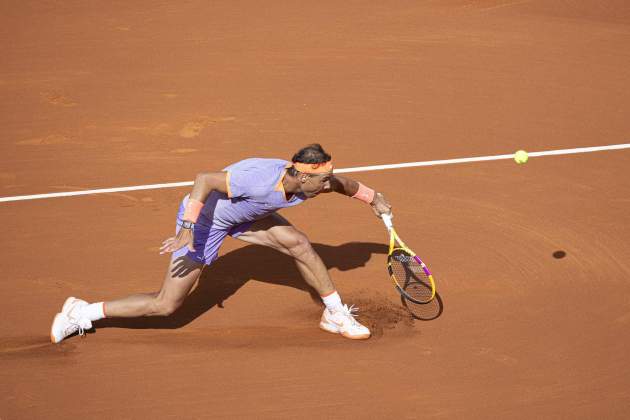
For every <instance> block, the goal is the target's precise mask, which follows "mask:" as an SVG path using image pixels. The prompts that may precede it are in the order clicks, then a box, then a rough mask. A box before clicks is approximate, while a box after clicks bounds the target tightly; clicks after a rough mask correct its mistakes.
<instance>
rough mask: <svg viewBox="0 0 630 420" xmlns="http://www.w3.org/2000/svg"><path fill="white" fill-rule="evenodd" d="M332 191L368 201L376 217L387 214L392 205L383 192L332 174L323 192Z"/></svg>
mask: <svg viewBox="0 0 630 420" xmlns="http://www.w3.org/2000/svg"><path fill="white" fill-rule="evenodd" d="M333 191H334V192H336V193H339V194H343V195H347V196H348V197H353V198H357V199H359V200H361V201H364V202H366V203H368V204H369V205H370V206H371V207H372V210H373V211H374V214H375V215H376V216H378V217H380V216H381V214H383V213H388V214H389V213H391V212H392V206H391V204H389V202H388V201H387V200H386V199H385V196H384V195H383V193H380V192H376V191H374V190H372V189H371V188H369V187H366V186H365V185H363V184H361V183H360V182H357V181H355V180H353V179H350V178H346V177H343V176H339V175H332V176H331V177H330V181H329V186H328V188H325V189H324V191H323V192H333Z"/></svg>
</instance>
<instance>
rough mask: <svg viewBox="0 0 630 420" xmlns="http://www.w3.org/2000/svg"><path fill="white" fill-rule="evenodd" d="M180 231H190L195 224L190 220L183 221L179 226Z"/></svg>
mask: <svg viewBox="0 0 630 420" xmlns="http://www.w3.org/2000/svg"><path fill="white" fill-rule="evenodd" d="M181 227H182V229H186V230H192V229H193V228H194V227H195V224H194V223H193V222H191V221H190V220H184V221H182V224H181Z"/></svg>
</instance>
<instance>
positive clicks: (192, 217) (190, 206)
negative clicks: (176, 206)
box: [183, 198, 203, 229]
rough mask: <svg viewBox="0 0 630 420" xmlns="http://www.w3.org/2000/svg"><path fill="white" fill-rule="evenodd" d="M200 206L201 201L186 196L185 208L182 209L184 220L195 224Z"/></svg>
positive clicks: (201, 205) (201, 206)
mask: <svg viewBox="0 0 630 420" xmlns="http://www.w3.org/2000/svg"><path fill="white" fill-rule="evenodd" d="M202 208H203V203H202V202H201V201H199V200H195V199H194V198H188V202H187V203H186V208H185V210H184V217H183V219H184V221H189V222H191V223H192V224H195V223H196V222H197V219H198V218H199V213H201V209H202ZM186 229H190V228H186Z"/></svg>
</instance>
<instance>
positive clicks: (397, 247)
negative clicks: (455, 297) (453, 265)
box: [381, 214, 435, 304]
mask: <svg viewBox="0 0 630 420" xmlns="http://www.w3.org/2000/svg"><path fill="white" fill-rule="evenodd" d="M381 218H382V219H383V223H385V226H386V227H387V230H388V231H389V253H388V255H387V270H388V271H389V275H390V277H391V278H392V280H393V281H394V286H396V289H397V290H398V292H400V294H401V295H402V296H404V297H405V298H406V299H409V300H410V301H411V302H414V303H421V304H422V303H429V302H431V301H432V300H433V299H434V298H435V281H434V280H433V275H432V274H431V272H430V271H429V268H428V267H427V266H426V264H425V263H424V262H422V260H421V259H420V257H418V256H417V255H416V253H415V252H413V251H412V250H411V249H409V248H408V247H407V245H405V243H404V242H403V241H402V239H400V237H399V236H398V234H397V233H396V230H395V229H394V225H393V223H392V216H391V215H390V214H383V215H381Z"/></svg>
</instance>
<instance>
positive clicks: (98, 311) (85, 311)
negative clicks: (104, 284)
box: [81, 302, 105, 321]
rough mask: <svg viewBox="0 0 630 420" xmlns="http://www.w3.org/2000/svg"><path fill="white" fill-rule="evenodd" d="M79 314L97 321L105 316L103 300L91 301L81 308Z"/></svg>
mask: <svg viewBox="0 0 630 420" xmlns="http://www.w3.org/2000/svg"><path fill="white" fill-rule="evenodd" d="M81 315H83V316H84V317H86V318H87V319H89V320H90V321H98V320H99V319H103V318H105V302H98V303H92V304H90V305H87V306H84V307H83V308H81Z"/></svg>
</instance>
